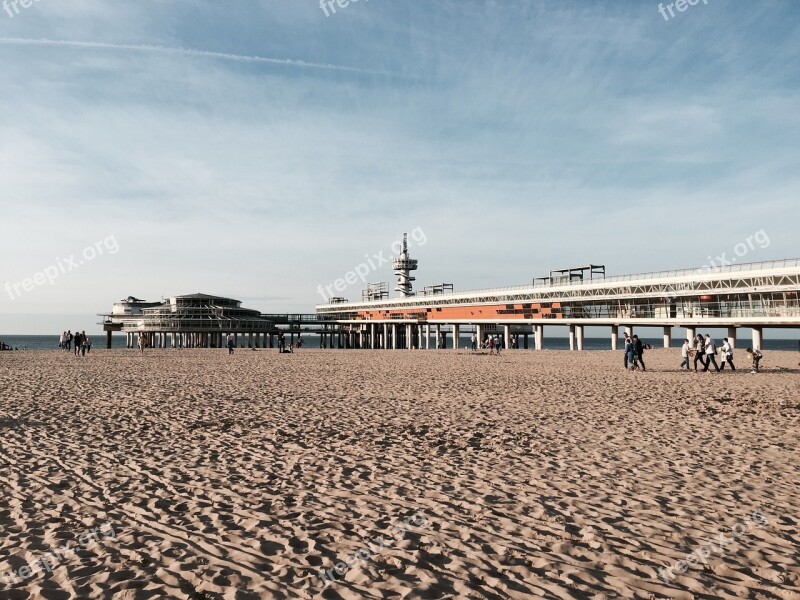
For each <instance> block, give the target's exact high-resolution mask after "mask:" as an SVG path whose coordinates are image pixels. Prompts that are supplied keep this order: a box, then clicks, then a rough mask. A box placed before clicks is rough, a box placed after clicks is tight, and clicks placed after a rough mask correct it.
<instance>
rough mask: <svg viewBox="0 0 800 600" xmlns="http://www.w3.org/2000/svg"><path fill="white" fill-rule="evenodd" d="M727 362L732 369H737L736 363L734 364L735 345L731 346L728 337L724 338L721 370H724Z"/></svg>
mask: <svg viewBox="0 0 800 600" xmlns="http://www.w3.org/2000/svg"><path fill="white" fill-rule="evenodd" d="M726 364H727V365H728V366H730V368H731V371H736V365H734V364H733V346H731V343H730V342H729V341H728V338H722V364H721V365H720V367H719V370H720V371H724V370H725V365H726Z"/></svg>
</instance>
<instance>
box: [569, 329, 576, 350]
mask: <svg viewBox="0 0 800 600" xmlns="http://www.w3.org/2000/svg"><path fill="white" fill-rule="evenodd" d="M569 349H570V350H575V325H570V326H569Z"/></svg>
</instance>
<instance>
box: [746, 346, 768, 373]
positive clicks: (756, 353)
mask: <svg viewBox="0 0 800 600" xmlns="http://www.w3.org/2000/svg"><path fill="white" fill-rule="evenodd" d="M746 352H747V353H748V354H749V355H750V357H751V358H752V359H753V370H752V371H750V372H751V373H758V363H760V362H761V359H762V358H764V355H763V354H761V350H759V349H758V348H748V349H747V350H746Z"/></svg>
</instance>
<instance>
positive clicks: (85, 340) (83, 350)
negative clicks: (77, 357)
mask: <svg viewBox="0 0 800 600" xmlns="http://www.w3.org/2000/svg"><path fill="white" fill-rule="evenodd" d="M88 342H89V338H88V337H86V332H85V331H81V356H86V348H87V344H88Z"/></svg>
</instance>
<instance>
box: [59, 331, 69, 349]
mask: <svg viewBox="0 0 800 600" xmlns="http://www.w3.org/2000/svg"><path fill="white" fill-rule="evenodd" d="M66 341H67V332H66V331H62V332H61V336H60V337H59V338H58V347H59V349H61V350H63V349H64V343H65V342H66Z"/></svg>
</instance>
